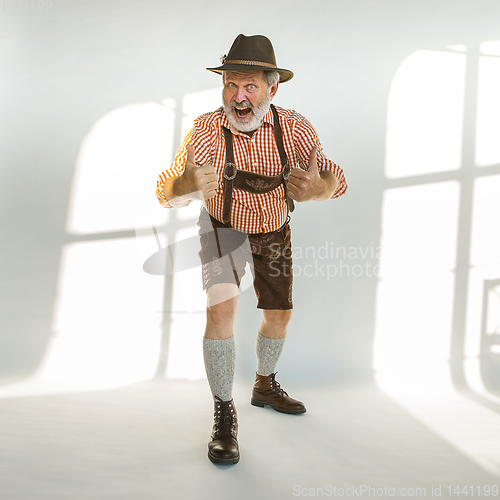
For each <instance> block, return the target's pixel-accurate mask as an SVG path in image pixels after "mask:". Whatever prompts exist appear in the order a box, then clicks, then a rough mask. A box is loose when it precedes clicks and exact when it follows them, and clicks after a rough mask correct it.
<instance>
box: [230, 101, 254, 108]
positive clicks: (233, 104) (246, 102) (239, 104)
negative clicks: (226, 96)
mask: <svg viewBox="0 0 500 500" xmlns="http://www.w3.org/2000/svg"><path fill="white" fill-rule="evenodd" d="M229 105H230V106H231V107H232V108H234V107H235V106H239V107H241V108H242V107H244V106H245V107H247V108H250V109H252V110H253V109H254V108H253V104H252V103H251V102H250V101H241V102H238V101H231V102H230V103H229Z"/></svg>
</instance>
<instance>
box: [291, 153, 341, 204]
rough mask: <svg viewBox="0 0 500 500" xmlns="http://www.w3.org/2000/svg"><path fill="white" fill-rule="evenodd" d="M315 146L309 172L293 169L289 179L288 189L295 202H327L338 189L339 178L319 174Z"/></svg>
mask: <svg viewBox="0 0 500 500" xmlns="http://www.w3.org/2000/svg"><path fill="white" fill-rule="evenodd" d="M317 151H318V147H317V146H314V147H313V148H312V149H311V153H310V154H309V166H308V169H307V170H303V169H301V168H293V169H292V171H291V172H290V177H289V178H288V182H287V188H288V194H289V195H290V198H292V200H295V201H299V202H300V201H310V200H326V199H328V198H330V196H332V194H333V193H334V192H335V190H336V189H337V178H336V177H335V175H334V174H333V173H332V172H321V173H320V172H319V171H318V160H317V158H316V153H317Z"/></svg>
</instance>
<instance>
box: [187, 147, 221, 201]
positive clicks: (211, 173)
mask: <svg viewBox="0 0 500 500" xmlns="http://www.w3.org/2000/svg"><path fill="white" fill-rule="evenodd" d="M187 152H188V154H187V159H186V166H185V168H184V173H183V174H182V176H181V178H182V181H181V184H182V191H183V193H179V194H181V196H182V195H189V196H190V197H191V198H192V199H194V200H201V201H204V200H209V199H210V198H212V197H214V196H215V194H216V192H217V187H218V177H217V173H216V171H215V168H214V166H213V165H209V164H207V165H202V166H201V167H197V166H196V164H195V153H194V148H193V146H191V144H188V145H187ZM179 187H180V186H179Z"/></svg>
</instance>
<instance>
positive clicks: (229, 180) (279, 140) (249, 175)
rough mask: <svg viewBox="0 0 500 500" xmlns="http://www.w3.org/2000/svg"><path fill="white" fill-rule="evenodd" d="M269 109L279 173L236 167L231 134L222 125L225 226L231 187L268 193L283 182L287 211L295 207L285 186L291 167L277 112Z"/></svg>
mask: <svg viewBox="0 0 500 500" xmlns="http://www.w3.org/2000/svg"><path fill="white" fill-rule="evenodd" d="M271 110H272V112H273V117H274V138H275V140H276V145H277V147H278V152H279V155H280V160H281V166H282V170H281V173H279V174H278V175H262V174H257V173H255V172H249V171H248V170H240V169H238V167H237V166H236V164H235V163H234V151H233V135H232V134H231V131H230V130H229V129H227V128H226V127H222V132H223V133H224V138H225V140H226V164H225V165H224V171H223V177H224V192H223V204H222V222H223V223H224V224H225V225H227V226H230V225H231V200H232V199H233V187H234V188H236V189H241V190H242V191H248V192H249V193H253V194H260V193H269V192H270V191H273V190H274V189H276V188H277V187H278V186H279V185H280V184H283V187H284V189H285V197H286V202H287V208H288V211H289V212H293V210H294V208H295V207H294V203H293V200H292V199H291V198H290V197H289V196H288V189H287V186H286V181H287V180H288V177H289V176H290V170H291V167H290V164H289V163H288V157H287V155H286V152H285V148H284V146H283V131H282V130H281V125H280V122H279V117H278V112H277V111H276V108H275V107H274V106H273V105H272V104H271Z"/></svg>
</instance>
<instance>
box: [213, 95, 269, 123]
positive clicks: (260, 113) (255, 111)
mask: <svg viewBox="0 0 500 500" xmlns="http://www.w3.org/2000/svg"><path fill="white" fill-rule="evenodd" d="M222 104H223V105H224V112H225V113H226V118H227V121H228V122H229V125H231V127H233V128H235V129H236V130H238V131H239V132H253V131H254V130H257V129H258V128H259V127H260V126H261V124H262V120H263V119H264V116H266V113H267V112H268V111H269V107H270V106H271V89H269V90H268V92H267V95H266V97H265V99H264V100H263V101H262V103H261V104H260V105H259V106H258V107H257V108H254V107H253V106H252V105H251V104H250V103H249V102H245V105H248V106H249V107H251V108H252V110H251V111H250V113H251V114H252V115H253V116H252V118H251V119H250V121H249V122H247V123H241V122H239V121H238V120H237V119H236V118H234V117H233V115H232V111H233V106H234V103H233V102H231V103H230V104H229V105H228V104H226V103H225V102H224V97H223V98H222ZM240 104H241V103H240Z"/></svg>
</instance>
